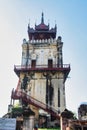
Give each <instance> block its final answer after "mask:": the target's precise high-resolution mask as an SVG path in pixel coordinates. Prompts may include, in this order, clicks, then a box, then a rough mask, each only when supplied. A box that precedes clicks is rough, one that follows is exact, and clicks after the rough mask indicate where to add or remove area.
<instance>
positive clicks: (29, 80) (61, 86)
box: [12, 13, 70, 118]
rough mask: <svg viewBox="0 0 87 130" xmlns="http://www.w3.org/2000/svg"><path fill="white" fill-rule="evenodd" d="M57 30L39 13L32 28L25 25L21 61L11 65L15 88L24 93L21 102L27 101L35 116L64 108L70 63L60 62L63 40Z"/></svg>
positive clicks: (59, 111)
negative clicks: (19, 63)
mask: <svg viewBox="0 0 87 130" xmlns="http://www.w3.org/2000/svg"><path fill="white" fill-rule="evenodd" d="M56 33H57V26H56V25H55V26H54V28H50V27H49V24H48V25H46V24H45V23H44V14H43V13H42V17H41V23H40V24H39V25H35V28H32V27H30V25H28V36H29V40H26V39H24V40H23V43H22V60H21V65H15V66H14V71H15V73H16V74H17V76H18V77H19V82H18V86H17V89H16V91H19V92H20V91H21V90H22V92H23V93H26V94H27V97H28V98H26V101H25V100H23V101H22V105H25V106H28V105H29V108H31V110H32V111H33V112H34V113H35V116H36V118H38V116H39V115H40V114H41V113H46V112H49V109H51V110H52V111H54V110H55V111H56V113H58V114H59V113H61V112H63V111H64V109H65V108H66V100H65V81H66V79H67V77H68V74H69V72H70V65H69V64H64V63H63V52H62V48H63V42H62V38H61V36H58V38H56ZM19 95H20V94H19ZM12 98H14V99H16V98H17V95H16V94H14V96H12ZM20 103H21V101H20ZM45 111H46V112H45ZM52 113H53V112H52Z"/></svg>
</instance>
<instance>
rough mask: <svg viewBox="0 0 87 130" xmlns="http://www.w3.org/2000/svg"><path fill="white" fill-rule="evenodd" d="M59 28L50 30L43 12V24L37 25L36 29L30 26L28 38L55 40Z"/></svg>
mask: <svg viewBox="0 0 87 130" xmlns="http://www.w3.org/2000/svg"><path fill="white" fill-rule="evenodd" d="M56 31H57V27H56V25H55V27H54V28H51V29H50V28H49V24H48V25H46V24H44V14H43V12H42V17H41V23H40V24H39V25H36V24H35V29H34V28H31V27H30V25H28V36H29V40H40V39H41V40H42V39H44V40H45V39H50V38H52V39H55V38H56Z"/></svg>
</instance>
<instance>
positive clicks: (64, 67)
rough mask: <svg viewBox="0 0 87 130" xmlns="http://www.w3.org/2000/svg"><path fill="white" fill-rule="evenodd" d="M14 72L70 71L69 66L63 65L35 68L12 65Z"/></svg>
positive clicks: (37, 66)
mask: <svg viewBox="0 0 87 130" xmlns="http://www.w3.org/2000/svg"><path fill="white" fill-rule="evenodd" d="M14 70H15V71H17V70H18V71H21V70H23V71H24V70H49V71H50V70H61V71H62V70H70V64H63V65H58V64H55V65H52V66H48V65H36V66H31V65H27V66H26V65H14Z"/></svg>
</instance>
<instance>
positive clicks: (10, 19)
mask: <svg viewBox="0 0 87 130" xmlns="http://www.w3.org/2000/svg"><path fill="white" fill-rule="evenodd" d="M42 11H43V12H44V21H45V23H46V24H48V21H49V23H50V27H54V26H55V23H56V24H57V37H58V36H62V41H63V42H64V44H63V60H64V64H70V65H71V72H70V74H69V78H68V79H67V81H66V107H67V109H69V110H72V111H73V112H76V113H77V109H78V107H79V105H80V104H81V103H82V102H87V58H86V56H87V36H86V35H87V1H86V0H14V1H13V0H0V63H1V64H0V77H1V80H0V88H1V91H0V99H1V100H0V116H2V115H3V114H5V113H6V112H7V109H8V104H9V103H10V95H11V90H12V88H16V86H17V82H18V77H17V76H16V74H15V73H14V70H13V69H14V64H16V65H20V64H21V45H22V41H23V38H26V39H27V40H28V35H27V26H28V23H29V21H30V25H31V26H32V27H34V25H35V23H36V24H39V23H40V21H41V13H42Z"/></svg>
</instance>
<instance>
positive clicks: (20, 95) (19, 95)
mask: <svg viewBox="0 0 87 130" xmlns="http://www.w3.org/2000/svg"><path fill="white" fill-rule="evenodd" d="M11 99H13V100H18V99H22V101H24V102H26V103H29V104H31V105H33V106H35V107H38V108H41V109H43V110H44V111H46V112H48V113H50V114H51V115H52V116H54V117H56V118H58V119H59V118H60V116H59V114H58V111H57V110H55V109H54V108H53V107H51V106H49V105H47V104H44V103H43V102H41V101H39V100H37V99H35V98H33V97H31V96H30V95H28V94H27V93H26V92H23V91H22V90H17V89H16V90H12V94H11Z"/></svg>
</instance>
